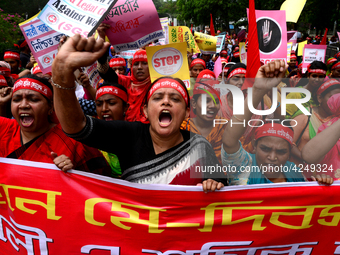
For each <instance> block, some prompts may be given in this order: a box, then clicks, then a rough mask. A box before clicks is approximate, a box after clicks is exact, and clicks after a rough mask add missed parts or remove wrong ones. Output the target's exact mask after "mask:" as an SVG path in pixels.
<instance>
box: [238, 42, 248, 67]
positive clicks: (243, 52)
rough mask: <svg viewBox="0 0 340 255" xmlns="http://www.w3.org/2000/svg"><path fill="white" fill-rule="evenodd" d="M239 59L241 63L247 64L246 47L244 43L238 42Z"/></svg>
mask: <svg viewBox="0 0 340 255" xmlns="http://www.w3.org/2000/svg"><path fill="white" fill-rule="evenodd" d="M239 47H240V61H241V63H243V64H245V65H247V49H246V43H244V42H240V43H239Z"/></svg>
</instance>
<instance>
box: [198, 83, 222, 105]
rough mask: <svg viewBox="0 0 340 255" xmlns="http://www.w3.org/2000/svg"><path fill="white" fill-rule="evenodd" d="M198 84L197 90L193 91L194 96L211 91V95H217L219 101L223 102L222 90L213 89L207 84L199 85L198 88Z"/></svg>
mask: <svg viewBox="0 0 340 255" xmlns="http://www.w3.org/2000/svg"><path fill="white" fill-rule="evenodd" d="M203 83H204V82H203ZM196 84H197V83H196ZM196 84H195V88H194V91H193V95H201V94H206V93H207V92H206V91H209V92H210V93H211V94H215V95H217V96H218V100H219V101H220V102H221V100H220V90H219V89H215V88H213V87H211V86H210V85H209V84H206V85H203V84H199V85H198V86H196Z"/></svg>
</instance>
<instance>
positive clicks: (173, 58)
mask: <svg viewBox="0 0 340 255" xmlns="http://www.w3.org/2000/svg"><path fill="white" fill-rule="evenodd" d="M146 54H147V56H148V65H149V71H150V77H151V82H153V81H155V80H156V79H157V78H159V77H164V76H171V77H173V78H179V79H181V80H182V81H183V82H184V83H185V85H186V86H187V88H189V87H190V82H189V80H190V75H189V65H188V58H187V44H186V43H185V42H182V43H173V44H167V45H161V46H150V47H146Z"/></svg>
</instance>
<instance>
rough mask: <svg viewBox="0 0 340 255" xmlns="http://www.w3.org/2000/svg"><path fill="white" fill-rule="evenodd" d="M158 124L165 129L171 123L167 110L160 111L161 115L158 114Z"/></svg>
mask: <svg viewBox="0 0 340 255" xmlns="http://www.w3.org/2000/svg"><path fill="white" fill-rule="evenodd" d="M158 120H159V123H160V126H161V127H167V126H169V125H170V124H171V121H172V116H171V114H170V111H168V110H163V111H161V113H160V114H159V118H158Z"/></svg>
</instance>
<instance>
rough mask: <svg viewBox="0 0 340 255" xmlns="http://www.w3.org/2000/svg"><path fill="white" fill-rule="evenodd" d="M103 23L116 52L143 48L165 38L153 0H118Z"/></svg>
mask: <svg viewBox="0 0 340 255" xmlns="http://www.w3.org/2000/svg"><path fill="white" fill-rule="evenodd" d="M103 23H106V24H109V25H110V26H111V27H110V28H109V29H107V31H106V35H107V37H108V38H109V40H110V43H111V44H112V45H113V47H114V48H115V51H116V52H120V51H126V50H133V49H138V48H141V47H143V46H145V45H147V44H149V43H150V42H153V41H155V40H158V39H160V38H163V37H164V35H163V29H162V26H161V23H160V21H159V17H158V14H157V10H156V7H155V5H154V4H153V2H152V0H118V1H117V3H116V4H115V6H114V7H113V8H112V9H111V10H109V12H108V15H107V16H106V18H105V19H104V21H103Z"/></svg>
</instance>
